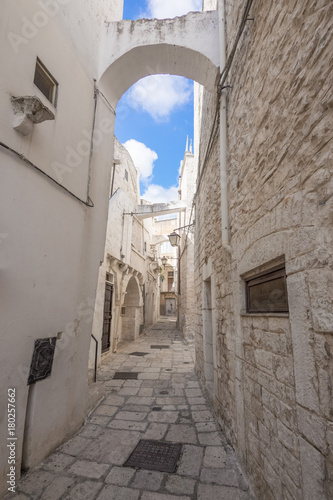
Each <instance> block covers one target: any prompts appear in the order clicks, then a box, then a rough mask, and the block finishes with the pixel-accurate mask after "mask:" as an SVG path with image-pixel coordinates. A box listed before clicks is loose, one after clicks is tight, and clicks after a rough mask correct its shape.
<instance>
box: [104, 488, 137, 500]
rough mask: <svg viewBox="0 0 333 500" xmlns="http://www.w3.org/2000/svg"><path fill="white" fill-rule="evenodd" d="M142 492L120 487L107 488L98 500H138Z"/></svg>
mask: <svg viewBox="0 0 333 500" xmlns="http://www.w3.org/2000/svg"><path fill="white" fill-rule="evenodd" d="M139 497H140V492H139V491H138V490H132V489H129V488H121V487H120V486H113V485H112V486H105V487H104V488H103V490H102V492H101V493H100V494H99V495H98V497H97V500H138V498H139Z"/></svg>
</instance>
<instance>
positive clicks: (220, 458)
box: [203, 446, 227, 469]
mask: <svg viewBox="0 0 333 500" xmlns="http://www.w3.org/2000/svg"><path fill="white" fill-rule="evenodd" d="M226 463H227V454H226V451H225V449H224V448H223V446H209V447H207V448H206V451H205V456H204V461H203V464H204V466H205V467H208V468H209V467H211V468H214V469H221V468H223V467H224V466H225V465H226Z"/></svg>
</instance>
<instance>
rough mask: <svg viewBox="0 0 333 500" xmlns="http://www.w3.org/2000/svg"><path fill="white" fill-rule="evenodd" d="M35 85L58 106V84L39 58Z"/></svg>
mask: <svg viewBox="0 0 333 500" xmlns="http://www.w3.org/2000/svg"><path fill="white" fill-rule="evenodd" d="M34 84H35V85H36V87H38V88H39V90H40V91H41V92H42V94H44V95H45V97H46V98H47V99H48V100H49V101H50V102H51V103H52V104H53V105H54V106H56V104H57V91H58V83H57V81H56V80H55V79H54V78H53V76H52V75H51V73H49V71H48V70H47V69H46V68H45V66H44V64H43V63H42V62H41V61H40V60H39V59H38V58H37V62H36V69H35V76H34Z"/></svg>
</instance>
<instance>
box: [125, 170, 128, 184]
mask: <svg viewBox="0 0 333 500" xmlns="http://www.w3.org/2000/svg"><path fill="white" fill-rule="evenodd" d="M125 180H126V181H128V172H127V170H126V169H125Z"/></svg>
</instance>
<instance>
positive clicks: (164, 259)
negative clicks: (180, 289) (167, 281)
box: [161, 256, 168, 269]
mask: <svg viewBox="0 0 333 500" xmlns="http://www.w3.org/2000/svg"><path fill="white" fill-rule="evenodd" d="M161 261H162V264H163V269H165V265H166V263H167V262H168V259H167V257H165V256H164V257H162V259H161Z"/></svg>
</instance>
